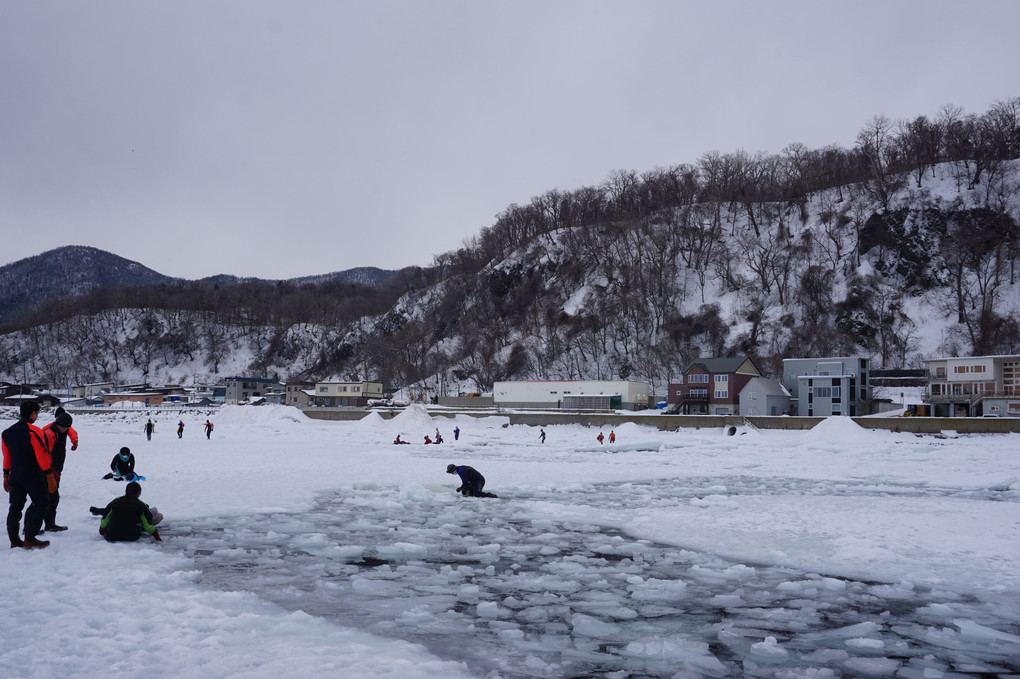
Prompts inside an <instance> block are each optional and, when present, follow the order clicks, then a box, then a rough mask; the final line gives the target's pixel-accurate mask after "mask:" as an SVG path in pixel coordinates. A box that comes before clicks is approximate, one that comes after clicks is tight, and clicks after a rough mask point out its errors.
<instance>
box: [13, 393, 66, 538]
mask: <svg viewBox="0 0 1020 679" xmlns="http://www.w3.org/2000/svg"><path fill="white" fill-rule="evenodd" d="M38 417H39V403H38V402H36V401H24V402H22V404H21V419H19V420H18V421H17V423H16V424H14V425H12V426H10V427H8V428H7V429H5V430H4V432H3V437H2V438H3V458H4V463H3V471H4V491H5V492H7V493H10V510H9V511H8V512H7V536H8V537H9V538H10V539H11V548H12V549H13V548H15V547H23V548H25V549H38V548H43V547H48V546H49V544H50V542H49V540H40V539H38V538H37V537H36V536H37V535H39V532H40V531H41V530H42V525H43V519H45V518H46V511H47V509H48V508H49V506H50V494H52V493H54V492H55V491H56V490H57V477H56V476H55V475H54V474H53V470H52V469H51V461H50V451H49V450H48V449H47V446H46V443H45V435H44V434H43V432H42V430H41V429H39V428H38V427H36V426H35V424H34V423H35V421H36V419H38ZM28 499H31V501H32V502H31V504H30V505H29V506H28V510H27V511H25V512H24V516H25V539H24V540H22V539H21V538H20V537H19V536H18V533H19V531H20V529H21V516H22V510H24V508H25V502H26V500H28Z"/></svg>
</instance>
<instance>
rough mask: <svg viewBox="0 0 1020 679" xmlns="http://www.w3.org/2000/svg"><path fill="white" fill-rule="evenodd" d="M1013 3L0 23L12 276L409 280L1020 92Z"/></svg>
mask: <svg viewBox="0 0 1020 679" xmlns="http://www.w3.org/2000/svg"><path fill="white" fill-rule="evenodd" d="M1018 20H1020V4H1018V3H1015V2H1012V1H1011V0H1003V1H987V0H986V1H983V2H975V3H959V2H951V1H948V0H946V1H942V0H929V1H927V2H907V1H892V2H873V1H870V2H869V1H866V2H852V3H840V4H837V3H819V2H808V1H796V2H795V1H783V2H768V3H764V2H750V1H748V2H738V1H732V2H730V1H723V2H711V3H704V2H671V1H662V2H652V1H644V2H628V3H622V2H601V1H575V2H566V1H559V2H557V1H554V2H530V1H529V2H495V3H488V2H485V3H481V2H469V1H464V2H454V1H443V0H436V1H430V2H415V1H411V0H407V1H402V2H313V1H308V2H301V3H296V4H295V3H286V4H285V3H280V2H267V1H262V0H254V1H249V0H245V1H240V0H236V1H233V2H173V3H138V2H134V1H126V0H125V1H121V2H108V1H102V0H101V1H99V2H94V3H78V2H46V3H29V2H9V3H2V4H0V87H2V88H3V102H4V103H3V106H0V223H2V224H3V226H4V233H5V234H7V236H8V237H7V238H6V239H5V243H4V248H3V251H2V253H0V259H2V260H3V261H5V262H10V261H14V260H17V259H20V258H22V257H27V256H31V255H34V254H38V253H39V252H42V251H43V250H46V249H49V248H52V247H57V246H60V245H71V244H76V245H93V246H95V247H99V248H103V249H106V250H110V251H112V252H115V253H117V254H119V255H122V256H125V257H128V258H130V259H135V260H138V261H140V262H142V263H143V264H145V265H147V266H150V267H152V268H154V269H157V270H158V271H160V272H162V273H166V274H169V275H175V276H183V277H188V278H198V277H202V276H207V275H212V274H216V273H232V274H236V275H246V276H260V277H267V278H287V277H292V276H300V275H308V274H316V273H325V272H328V271H335V270H339V269H346V268H351V267H355V266H366V265H367V266H379V267H384V268H398V267H401V266H405V265H410V264H421V265H424V264H428V263H430V262H431V260H432V256H433V255H435V254H438V253H440V252H444V251H447V250H451V249H455V248H457V247H458V246H459V245H460V244H461V243H462V242H463V241H464V239H466V238H470V237H471V236H473V235H475V234H477V233H478V231H479V230H480V229H481V228H482V227H484V226H487V225H489V224H491V223H492V221H493V217H494V215H495V214H496V213H498V212H500V211H501V210H503V209H504V208H505V207H506V206H507V205H509V204H510V203H513V202H517V203H522V202H527V201H528V200H529V199H530V198H531V197H532V196H534V195H537V194H540V193H543V192H545V191H546V190H549V189H553V188H560V189H563V190H571V189H575V188H577V187H579V186H582V185H586V184H597V183H599V182H601V181H602V180H604V179H605V178H606V177H607V176H608V175H609V174H610V173H611V172H612V171H613V170H615V169H635V170H638V171H645V170H650V169H652V168H654V167H655V166H660V165H671V164H677V163H683V162H693V161H695V160H697V158H698V157H699V156H700V155H702V154H703V153H704V152H706V151H710V150H719V151H722V152H728V151H733V150H736V149H739V148H743V149H746V150H748V151H757V150H764V151H768V152H773V153H777V152H779V151H781V150H782V148H783V147H785V146H786V145H787V144H789V143H792V142H801V143H804V144H806V145H808V146H811V147H818V146H823V145H825V144H829V143H839V144H843V145H845V146H849V145H851V144H852V143H853V139H854V137H855V136H856V133H857V130H859V129H860V128H861V127H862V126H863V125H864V123H865V122H866V121H867V120H868V119H870V118H871V117H872V116H874V115H876V114H883V115H886V116H888V117H890V118H893V119H896V118H902V117H913V116H916V115H920V114H926V115H935V114H937V112H938V109H939V107H940V106H941V105H942V104H945V103H947V102H952V103H955V104H958V105H960V106H963V107H964V108H965V109H967V110H968V111H971V112H983V111H984V110H986V109H987V108H988V107H989V106H990V105H991V104H992V103H993V102H994V101H996V100H999V99H1005V98H1008V97H1013V96H1017V95H1018V94H1020V93H1018V91H1017V84H1018V83H1017V79H1016V75H1015V66H1016V64H1018V63H1020V41H1017V40H1016V39H1015V36H1014V35H1012V33H1013V32H1014V31H1015V27H1016V26H1017V25H1020V21H1018Z"/></svg>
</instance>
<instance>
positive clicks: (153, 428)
mask: <svg viewBox="0 0 1020 679" xmlns="http://www.w3.org/2000/svg"><path fill="white" fill-rule="evenodd" d="M154 431H156V425H154V424H153V423H152V420H149V421H148V422H146V423H145V438H146V439H148V440H149V441H151V440H152V432H154Z"/></svg>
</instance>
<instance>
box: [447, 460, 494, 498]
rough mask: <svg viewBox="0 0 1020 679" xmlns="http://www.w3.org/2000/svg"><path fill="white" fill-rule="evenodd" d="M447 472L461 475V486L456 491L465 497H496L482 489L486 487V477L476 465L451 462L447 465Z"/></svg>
mask: <svg viewBox="0 0 1020 679" xmlns="http://www.w3.org/2000/svg"><path fill="white" fill-rule="evenodd" d="M446 473H447V474H457V475H458V476H460V488H458V489H457V491H456V492H458V493H460V494H461V495H463V496H464V497H496V496H495V495H493V494H492V493H486V492H485V491H483V490H482V488H484V487H485V477H484V476H482V475H481V474H479V473H478V470H477V469H475V468H474V467H469V466H467V465H466V464H462V465H455V464H449V465H446Z"/></svg>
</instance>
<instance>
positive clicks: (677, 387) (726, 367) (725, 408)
mask: <svg viewBox="0 0 1020 679" xmlns="http://www.w3.org/2000/svg"><path fill="white" fill-rule="evenodd" d="M755 377H761V371H760V370H758V366H757V365H755V363H754V361H752V360H751V359H750V358H748V357H746V356H730V357H726V358H698V359H695V360H693V361H691V362H690V363H689V364H688V365H687V367H686V368H684V371H683V373H682V374H681V375H680V381H678V382H671V383H670V385H669V393H668V395H667V396H666V401H667V403H668V404H669V405H668V406H667V411H668V412H671V413H683V414H684V415H739V414H740V391H741V390H742V389H743V388H744V387H745V386H747V383H748V382H749V381H751V379H752V378H755Z"/></svg>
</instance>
